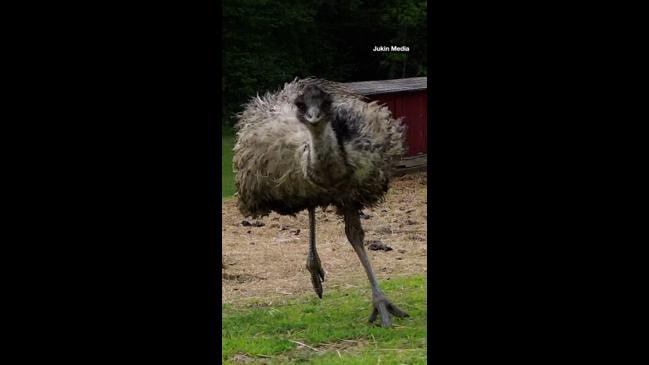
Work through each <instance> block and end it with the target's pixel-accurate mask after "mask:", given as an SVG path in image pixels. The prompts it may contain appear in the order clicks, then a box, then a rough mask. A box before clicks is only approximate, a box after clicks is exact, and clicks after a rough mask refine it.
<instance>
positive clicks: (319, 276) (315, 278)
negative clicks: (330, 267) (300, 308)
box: [306, 260, 325, 299]
mask: <svg viewBox="0 0 649 365" xmlns="http://www.w3.org/2000/svg"><path fill="white" fill-rule="evenodd" d="M306 269H307V270H309V272H310V273H311V284H313V290H315V293H316V294H318V297H320V299H322V282H323V281H324V277H325V273H324V270H322V266H321V265H320V260H311V261H308V262H307V265H306Z"/></svg>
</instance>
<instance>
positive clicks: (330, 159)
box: [307, 123, 347, 185]
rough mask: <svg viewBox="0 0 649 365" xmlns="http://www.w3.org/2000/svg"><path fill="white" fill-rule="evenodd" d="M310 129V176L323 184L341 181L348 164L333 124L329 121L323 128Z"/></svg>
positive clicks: (308, 170)
mask: <svg viewBox="0 0 649 365" xmlns="http://www.w3.org/2000/svg"><path fill="white" fill-rule="evenodd" d="M309 131H310V132H311V133H310V134H311V143H310V144H309V159H308V162H307V163H308V166H307V172H308V174H309V177H310V178H311V180H313V181H314V182H316V183H318V184H321V185H324V184H326V185H330V184H335V183H337V182H339V181H340V180H341V179H342V178H343V177H344V176H345V174H346V172H347V165H346V164H345V158H344V156H343V153H342V151H341V150H340V147H339V145H338V140H337V139H336V134H335V133H334V130H333V128H332V127H331V124H330V123H327V124H326V125H324V126H322V128H321V129H314V128H310V129H309Z"/></svg>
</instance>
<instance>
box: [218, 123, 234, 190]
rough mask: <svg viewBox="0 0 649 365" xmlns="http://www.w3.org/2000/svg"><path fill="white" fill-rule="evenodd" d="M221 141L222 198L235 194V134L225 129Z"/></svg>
mask: <svg viewBox="0 0 649 365" xmlns="http://www.w3.org/2000/svg"><path fill="white" fill-rule="evenodd" d="M222 135H223V137H222V139H221V142H222V143H221V198H227V197H230V196H232V195H233V194H234V191H235V189H234V173H233V172H232V147H234V132H232V131H231V130H228V129H225V128H224V129H223V134H222Z"/></svg>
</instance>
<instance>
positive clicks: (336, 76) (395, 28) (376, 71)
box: [222, 0, 427, 124]
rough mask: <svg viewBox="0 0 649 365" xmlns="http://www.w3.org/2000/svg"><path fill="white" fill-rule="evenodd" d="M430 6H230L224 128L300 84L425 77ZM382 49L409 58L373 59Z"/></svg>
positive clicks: (313, 2) (326, 2)
mask: <svg viewBox="0 0 649 365" xmlns="http://www.w3.org/2000/svg"><path fill="white" fill-rule="evenodd" d="M426 29H427V28H426V1H422V0H416V1H415V0H406V1H398V0H376V1H374V0H372V1H369V0H348V1H342V0H306V1H297V0H284V1H269V0H242V1H240V0H226V1H224V2H223V118H222V119H223V121H224V123H225V124H231V123H232V121H233V119H232V117H233V114H234V113H237V112H239V111H241V105H242V104H243V103H245V102H246V101H247V100H249V98H250V97H252V96H254V95H256V94H257V93H263V92H265V91H268V90H271V91H272V90H276V89H278V88H279V87H281V86H282V85H283V83H284V82H287V81H290V80H292V79H293V78H295V77H306V76H317V77H322V78H326V79H330V80H335V81H340V82H348V81H363V80H380V79H389V78H398V77H414V76H425V75H426V66H425V65H426V62H427V60H426V53H427V50H426ZM375 45H377V46H380V45H397V46H408V47H410V52H408V53H405V54H399V53H382V52H372V49H373V47H374V46H375Z"/></svg>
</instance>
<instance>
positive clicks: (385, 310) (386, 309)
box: [369, 295, 410, 327]
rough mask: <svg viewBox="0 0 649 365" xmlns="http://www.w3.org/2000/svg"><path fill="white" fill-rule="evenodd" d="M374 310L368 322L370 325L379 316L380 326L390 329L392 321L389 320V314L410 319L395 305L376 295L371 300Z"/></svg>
mask: <svg viewBox="0 0 649 365" xmlns="http://www.w3.org/2000/svg"><path fill="white" fill-rule="evenodd" d="M373 305H374V308H373V309H372V314H371V315H370V318H369V322H370V323H372V322H374V321H375V320H376V317H377V316H378V315H379V314H380V315H381V326H383V327H390V326H392V320H391V319H390V314H392V315H394V316H397V317H400V318H403V317H410V316H409V315H408V313H406V312H404V311H402V310H401V309H399V307H397V306H396V305H394V304H392V303H390V301H389V300H387V299H386V298H385V297H384V296H383V295H377V296H375V297H374V300H373Z"/></svg>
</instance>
